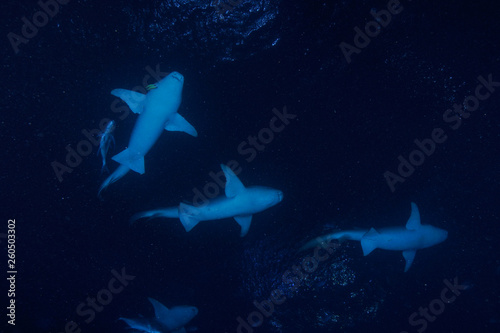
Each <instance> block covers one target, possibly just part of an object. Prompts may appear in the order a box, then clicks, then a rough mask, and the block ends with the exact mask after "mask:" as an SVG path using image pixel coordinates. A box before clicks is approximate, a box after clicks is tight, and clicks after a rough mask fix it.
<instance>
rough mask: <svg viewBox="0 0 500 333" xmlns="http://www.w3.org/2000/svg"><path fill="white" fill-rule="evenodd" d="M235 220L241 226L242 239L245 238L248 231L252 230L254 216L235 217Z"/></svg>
mask: <svg viewBox="0 0 500 333" xmlns="http://www.w3.org/2000/svg"><path fill="white" fill-rule="evenodd" d="M234 219H235V220H236V222H238V224H239V225H240V226H241V233H240V237H244V236H245V235H246V234H247V232H248V229H250V223H252V215H238V216H235V217H234Z"/></svg>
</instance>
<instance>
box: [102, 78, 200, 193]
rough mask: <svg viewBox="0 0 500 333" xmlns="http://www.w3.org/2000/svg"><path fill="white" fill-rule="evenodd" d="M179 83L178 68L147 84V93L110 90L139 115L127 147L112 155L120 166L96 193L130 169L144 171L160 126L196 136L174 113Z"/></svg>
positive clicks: (180, 91)
mask: <svg viewBox="0 0 500 333" xmlns="http://www.w3.org/2000/svg"><path fill="white" fill-rule="evenodd" d="M183 86H184V76H182V74H180V73H179V72H172V73H170V74H169V75H167V76H166V77H165V78H163V79H162V80H160V81H159V82H157V83H156V84H151V85H149V86H147V87H146V88H147V89H148V90H149V92H147V94H142V93H139V92H136V91H132V90H126V89H114V90H112V91H111V94H112V95H114V96H116V97H119V98H121V99H122V100H123V101H124V102H125V103H126V104H127V105H128V106H129V108H130V110H132V112H133V113H136V114H138V115H139V117H138V118H137V121H136V123H135V126H134V129H133V130H132V134H131V136H130V141H129V144H128V147H127V148H126V149H125V150H124V151H122V152H121V153H119V154H117V155H115V156H113V157H112V159H113V160H114V161H116V162H118V163H120V166H119V167H118V168H117V169H116V170H115V171H114V172H113V173H112V174H111V175H110V176H109V177H108V178H106V179H105V180H104V182H103V183H102V184H101V186H100V188H99V193H98V195H99V197H100V196H101V192H102V191H103V190H104V189H106V188H107V187H108V186H109V185H110V184H112V183H114V182H116V181H117V180H119V179H120V178H122V177H123V176H125V175H126V174H127V173H128V172H129V171H130V170H133V171H135V172H138V173H140V174H144V172H145V169H144V155H146V154H147V153H148V152H149V150H150V149H151V147H153V145H154V144H155V142H156V141H157V140H158V138H159V137H160V135H161V133H162V132H163V130H167V131H180V132H185V133H187V134H189V135H191V136H194V137H197V136H198V133H197V132H196V129H195V128H194V127H193V126H192V125H191V124H190V123H188V122H187V121H186V119H184V118H183V117H182V116H181V115H180V114H179V113H177V110H178V109H179V106H180V104H181V101H182V88H183Z"/></svg>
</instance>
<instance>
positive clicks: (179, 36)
mask: <svg viewBox="0 0 500 333" xmlns="http://www.w3.org/2000/svg"><path fill="white" fill-rule="evenodd" d="M49 2H50V1H49ZM61 3H65V2H64V1H62V0H61V2H60V3H59V5H58V6H57V10H56V8H55V7H54V6H52V7H50V8H49V9H48V10H49V11H51V13H52V14H53V15H52V16H53V17H51V18H50V19H48V21H47V22H44V21H43V20H44V16H43V15H42V14H37V13H38V12H39V11H41V10H42V9H41V7H40V5H39V4H37V2H36V1H15V2H14V1H6V2H4V3H2V5H1V8H2V10H1V11H0V13H1V14H0V15H1V16H2V22H3V24H2V28H1V29H2V31H3V33H2V35H3V36H4V37H3V39H2V54H3V56H2V60H1V71H2V80H1V82H2V83H1V87H2V92H3V94H2V96H3V98H2V99H1V100H0V109H1V115H2V118H1V122H0V126H1V127H0V129H1V130H0V133H1V138H2V140H1V142H2V144H3V149H2V161H3V162H2V173H1V179H2V188H1V191H0V192H1V194H2V197H1V199H2V200H1V205H2V209H1V212H2V222H1V223H2V224H1V225H0V233H2V234H0V237H1V238H0V241H1V243H0V249H1V251H2V255H1V257H2V258H3V259H2V260H3V262H2V270H3V271H4V272H3V273H2V274H3V275H4V278H3V279H2V280H4V283H3V284H2V285H1V287H2V291H0V294H1V295H2V297H1V298H0V300H1V306H0V308H2V309H4V310H3V311H4V313H3V314H2V316H1V317H0V318H2V319H1V320H2V322H1V326H0V327H1V329H0V330H1V332H52V333H55V332H122V331H126V325H125V324H124V323H123V322H122V321H118V318H119V317H127V318H134V317H137V316H138V314H142V315H144V316H152V315H153V309H152V306H151V304H150V303H149V302H148V301H147V297H153V298H155V299H157V300H159V301H160V302H162V303H163V304H165V305H166V306H167V307H172V306H176V305H183V304H185V305H193V306H196V307H197V308H198V309H199V314H198V315H197V316H196V317H195V318H194V319H193V320H192V321H191V322H190V324H189V326H190V327H191V329H193V328H197V331H198V332H237V328H238V325H239V324H238V323H239V322H238V321H237V318H238V317H241V318H242V320H244V321H245V320H246V321H248V316H249V315H251V314H252V313H254V317H252V318H254V320H257V319H259V318H260V317H258V316H261V318H262V320H260V322H258V324H260V325H256V326H258V327H250V326H248V327H249V328H246V329H243V328H241V330H240V331H241V332H247V331H248V332H250V331H253V332H255V333H259V332H262V333H263V332H286V333H295V332H366V331H367V330H369V331H374V332H396V333H398V332H403V331H407V332H423V331H426V332H471V331H483V332H498V331H499V329H500V328H499V322H500V316H499V315H498V313H499V311H500V299H499V297H500V293H499V289H498V279H499V278H500V262H499V260H498V253H499V252H498V251H499V246H498V241H497V240H498V238H499V236H500V231H499V230H500V229H499V227H498V223H499V222H500V221H499V215H500V210H499V207H498V198H499V197H500V195H499V194H500V188H499V185H500V178H499V174H500V173H499V172H500V116H499V110H500V83H496V82H500V65H499V60H500V55H499V50H500V39H499V36H500V24H499V22H498V17H499V15H500V6H499V5H498V4H496V3H495V2H493V1H479V2H475V1H459V2H456V1H446V2H444V3H443V2H439V3H436V2H433V1H409V0H407V1H401V2H400V5H399V6H397V5H395V4H394V2H393V1H335V2H334V1H324V2H323V1H283V2H280V1H259V2H257V1H256V2H250V1H248V2H247V1H242V2H237V1H233V2H232V3H233V4H235V5H234V6H233V5H228V7H225V9H223V10H222V12H220V13H219V12H218V10H219V9H217V8H216V7H217V6H216V4H215V3H216V2H213V1H212V2H203V3H201V2H197V1H121V2H117V1H115V2H99V1H85V0H72V1H68V2H67V3H65V4H61ZM51 4H52V3H51ZM227 4H229V1H228V2H227ZM388 6H389V9H390V10H391V11H392V12H393V14H391V15H390V19H389V18H388V16H383V15H382V14H381V13H384V12H381V11H382V10H384V11H387V10H388ZM221 8H222V7H221ZM371 11H373V12H374V13H379V14H378V24H376V23H375V21H374V16H377V14H373V15H371V14H370V12H371ZM389 13H390V12H389ZM37 15H38V16H37ZM380 15H382V16H380ZM34 16H35V19H37V20H39V21H38V25H39V26H40V27H39V28H37V31H36V32H35V31H34V30H33V29H32V30H31V31H30V29H29V28H25V31H24V33H25V35H23V30H22V28H23V25H26V24H27V23H26V22H27V21H28V24H32V22H33V19H34ZM24 17H25V19H23V18H24ZM46 17H47V18H48V17H49V16H48V15H46ZM370 22H371V23H370ZM367 24H368V29H372V30H369V32H368V33H369V34H371V35H372V37H369V36H367V37H365V38H364V37H362V36H361V37H358V39H357V40H356V42H357V43H358V47H356V46H355V35H356V34H357V32H356V31H355V30H354V29H355V27H358V28H359V29H361V31H365V30H364V29H365V26H366V25H367ZM35 28H36V27H35ZM365 33H366V32H365ZM14 34H15V35H17V37H13V36H14ZM26 36H29V38H28V37H26ZM368 38H369V40H368ZM342 43H345V44H342ZM347 44H349V45H350V46H348V49H346V50H354V47H356V49H355V50H356V51H354V52H351V53H350V54H349V57H347V58H349V59H347V58H346V56H345V55H344V54H343V52H342V49H341V47H340V45H344V48H345V47H346V45H347ZM16 51H18V52H17V53H16ZM347 52H348V51H347ZM348 60H349V61H348ZM174 70H175V71H178V72H180V73H182V74H183V75H184V78H185V84H184V89H183V94H182V96H183V101H182V104H181V106H180V108H179V113H180V114H182V115H183V116H184V117H185V118H186V119H188V121H189V122H190V123H191V124H192V125H193V126H194V127H195V128H196V129H197V131H198V133H199V136H198V138H193V137H190V136H188V135H187V134H185V133H180V132H165V133H163V134H162V136H161V137H160V139H159V140H158V142H157V143H156V144H155V146H154V147H153V148H152V149H151V151H150V152H149V153H148V154H147V156H146V158H145V160H146V162H145V163H146V173H145V174H144V175H139V174H137V173H134V172H130V173H129V174H128V175H126V176H125V177H124V178H123V179H121V180H119V181H118V182H117V183H115V184H112V185H111V186H110V187H109V189H108V190H107V191H106V192H105V193H104V200H103V201H100V200H99V199H98V197H97V190H98V188H99V185H100V184H101V182H102V181H103V179H104V177H103V176H101V175H100V169H101V161H100V158H99V157H98V156H97V155H96V152H97V148H96V147H95V146H93V145H92V144H86V143H85V141H87V140H88V139H87V138H86V136H85V135H84V134H83V132H85V131H92V130H93V129H97V128H99V123H100V122H101V121H102V120H103V119H113V120H115V121H116V122H117V128H116V130H115V139H116V147H115V149H114V151H113V152H112V154H113V155H114V154H116V153H118V152H120V151H121V150H123V149H124V148H125V147H126V146H127V144H128V139H129V137H130V133H131V131H132V128H133V126H134V123H135V120H136V119H137V116H136V115H134V114H132V113H130V114H129V115H126V112H128V111H126V110H128V109H127V108H123V109H121V110H122V111H120V112H115V111H117V105H118V104H114V103H115V100H116V98H115V97H113V96H112V95H110V91H111V90H112V89H115V88H125V89H132V88H133V87H136V86H142V85H143V80H148V78H149V77H148V76H147V75H150V76H151V77H154V76H155V75H158V76H160V75H164V73H167V72H171V71H174ZM155 72H156V74H155V75H153V74H152V73H155ZM488 81H489V83H488ZM153 82H154V79H152V78H149V83H153ZM477 96H479V97H477ZM474 98H475V99H474ZM464 101H465V102H466V103H469V104H467V106H468V107H469V108H470V109H471V110H472V109H473V111H470V112H466V113H464V111H461V112H462V113H461V114H460V113H458V112H455V111H453V110H454V108H455V107H454V104H456V105H458V106H457V108H458V109H460V110H462V108H461V106H462V105H463V104H464ZM474 101H477V102H478V103H477V105H476V104H474ZM119 106H123V104H119ZM284 108H286V110H287V112H288V113H289V114H291V115H293V116H290V119H289V121H287V124H286V125H283V130H281V131H280V132H276V133H273V138H272V140H269V142H268V143H266V144H264V145H263V147H261V149H260V150H257V149H256V150H255V155H253V154H251V153H249V152H247V153H241V149H240V151H239V150H238V147H239V146H240V145H241V144H242V143H243V142H244V141H247V140H248V138H249V136H256V135H258V134H259V132H261V131H262V129H264V128H269V126H270V121H271V119H272V118H273V117H275V113H274V112H273V109H276V111H275V112H283V109H284ZM448 109H451V110H452V111H450V113H447V110H448ZM458 109H457V110H458ZM444 115H447V116H445V118H446V119H444V118H443V116H444ZM436 129H437V131H438V134H439V135H438V134H435V135H434V140H435V141H439V142H437V143H436V142H434V144H433V145H434V148H433V149H432V153H430V150H428V151H427V154H425V152H423V153H418V152H416V153H415V152H414V151H416V150H417V149H419V148H418V146H417V144H416V143H415V140H418V141H419V142H424V141H425V140H427V139H430V138H432V137H433V134H432V133H433V131H435V130H436ZM440 130H441V131H442V132H439V131H440ZM82 131H83V132H82ZM425 142H429V140H427V141H425ZM79 144H80V148H81V149H84V148H85V147H87V148H89V147H90V151H88V150H87V151H86V153H85V154H86V155H87V156H80V159H78V158H77V159H76V160H74V161H73V162H74V164H73V166H72V167H69V166H68V164H67V161H66V156H67V153H68V152H67V150H66V147H67V146H68V145H70V146H69V147H70V148H72V149H77V147H78V145H79ZM83 145H86V146H85V147H83ZM82 147H83V148H82ZM246 147H248V146H246ZM428 147H430V146H428ZM422 149H423V148H420V151H422ZM429 149H430V148H429ZM399 156H401V157H400V159H398V158H399ZM401 159H404V160H407V161H409V160H412V161H413V162H415V163H414V164H418V165H417V166H412V167H411V168H409V167H408V166H406V169H405V168H403V169H401V170H400V171H398V165H399V164H400V163H401V162H400V161H401ZM231 160H235V161H237V162H238V164H239V166H240V167H241V168H242V172H241V173H240V174H239V178H240V179H241V181H242V182H243V183H244V184H245V185H248V186H251V185H263V186H269V187H273V188H277V189H280V190H282V191H283V193H284V200H283V201H282V202H281V203H280V204H278V205H276V206H275V207H272V208H270V209H268V210H266V211H264V212H261V213H258V214H255V215H254V216H253V221H252V225H251V227H250V231H249V233H248V235H247V236H246V237H244V238H240V237H239V233H240V227H239V226H238V224H237V223H236V222H235V221H234V220H233V219H226V220H221V221H219V222H202V223H200V224H199V225H198V226H196V227H195V228H194V229H193V230H192V231H191V232H189V233H186V232H185V230H184V228H183V227H182V225H181V224H180V222H179V221H178V220H175V219H155V220H151V221H142V222H141V223H139V224H135V225H133V226H129V218H130V217H131V216H132V215H133V214H135V213H137V212H139V211H143V210H148V209H154V208H158V207H168V206H175V205H177V204H179V203H180V202H192V201H193V197H194V195H195V193H196V192H194V191H193V190H195V191H196V190H200V191H201V192H203V188H204V186H205V185H206V184H207V183H208V182H211V181H212V179H211V178H210V176H209V173H210V172H215V173H217V172H219V170H220V167H219V165H220V164H221V163H227V162H228V161H231ZM57 163H60V164H57ZM54 165H58V166H59V167H61V165H65V166H66V167H67V168H69V169H71V172H62V173H61V172H59V177H58V175H57V173H56V172H55V170H54ZM109 166H110V168H111V169H114V168H116V167H117V164H116V163H115V162H113V161H110V162H109ZM69 169H64V170H66V171H69ZM413 169H414V170H413ZM387 172H390V173H392V176H391V177H396V176H397V177H400V178H392V179H396V180H395V181H394V182H393V184H392V187H391V185H390V184H389V183H388V181H387V179H386V178H385V177H384V174H386V175H387ZM405 172H406V173H405ZM398 179H399V181H398ZM221 192H222V190H221ZM412 201H413V202H415V203H417V205H418V207H419V209H420V214H421V217H422V223H424V224H431V225H434V226H437V227H439V228H443V229H446V230H448V232H449V236H448V239H447V240H446V241H445V242H443V243H441V244H439V245H436V246H434V247H431V248H428V249H423V250H419V251H417V255H416V258H415V261H414V263H413V265H412V267H411V269H410V270H409V271H408V272H407V273H403V269H404V260H403V257H402V255H401V253H400V252H390V251H383V250H376V251H374V252H373V253H372V254H370V255H369V256H366V257H364V256H363V254H362V251H361V247H360V245H359V243H358V242H346V243H342V244H341V245H340V247H339V248H337V249H335V251H334V252H333V253H332V254H331V255H330V256H329V258H328V259H327V260H325V261H323V262H321V263H319V264H318V267H315V269H314V270H312V272H310V273H309V274H308V276H307V277H304V279H301V281H300V285H297V286H295V287H294V284H293V283H284V282H283V280H282V276H283V275H284V274H285V273H286V272H287V271H293V270H294V267H297V265H298V266H300V264H301V262H302V260H303V259H304V258H305V257H307V256H308V255H311V254H312V250H311V251H310V252H307V251H306V252H298V250H299V248H300V247H301V246H302V245H304V243H305V242H306V241H308V240H310V239H313V238H315V237H317V236H320V235H323V234H326V233H329V232H333V231H334V230H337V229H355V228H363V229H364V228H366V229H368V228H371V227H375V228H380V227H386V226H403V225H404V224H405V223H406V220H407V219H408V216H409V214H410V202H412ZM9 219H15V221H16V227H15V233H16V243H15V245H16V253H15V255H16V262H15V265H16V270H17V274H16V283H15V297H9V296H8V291H9V287H10V284H7V283H5V281H7V280H6V278H7V277H9V276H10V274H7V270H8V267H7V259H8V258H7V253H8V252H7V250H8V249H7V245H8V242H7V239H6V238H5V235H6V234H7V232H8V231H7V230H8V220H9ZM113 272H114V273H113ZM116 275H122V277H121V279H122V282H120V283H121V285H120V283H118V282H117V281H119V280H118V279H117V278H116ZM123 275H125V276H127V277H128V278H124V277H123ZM288 276H292V277H293V276H295V277H299V276H300V275H299V274H298V273H296V272H295V273H293V275H288ZM113 279H114V280H113ZM444 280H446V281H451V283H452V284H453V281H456V283H457V284H459V285H460V286H463V287H461V288H462V289H460V290H457V291H456V292H457V294H458V295H457V294H451V293H450V292H446V291H445V295H446V296H447V297H451V296H450V295H455V296H456V297H455V298H454V299H453V301H450V302H449V303H446V304H445V303H444V302H442V301H440V299H442V296H441V295H442V291H443V290H445V289H446V288H448V287H447V283H449V282H444ZM113 281H114V282H113ZM110 283H111V284H110ZM119 286H122V287H123V288H118V287H119ZM111 289H112V290H114V292H109V290H111ZM273 290H281V291H282V292H283V295H284V297H285V298H286V300H284V301H283V302H278V303H280V304H275V305H274V309H273V310H272V311H267V312H266V310H265V309H264V310H262V311H260V313H262V315H257V317H255V311H258V310H257V307H256V306H255V305H254V304H253V303H254V301H256V303H257V304H264V303H262V302H263V301H265V300H266V299H269V298H270V297H271V293H272V292H273ZM109 295H111V296H110V297H111V298H109V299H106V297H107V296H109ZM97 296H99V297H100V299H101V301H103V302H104V303H106V304H104V305H103V303H102V302H101V303H99V301H97V303H98V304H96V305H95V308H94V309H93V310H92V307H91V306H90V305H89V304H88V303H87V302H88V298H91V299H92V298H96V297H97ZM11 299H15V305H16V309H15V326H14V325H11V324H8V323H7V321H8V320H10V319H9V318H8V317H7V316H6V314H7V313H8V311H9V310H7V309H6V308H7V306H9V302H10V300H11ZM429 306H430V307H431V310H432V311H434V312H432V311H431V310H430V312H429V313H428V314H427V315H424V314H422V313H420V314H418V312H419V311H420V310H419V309H420V308H428V307H429ZM78 309H79V310H78ZM268 310H269V309H268ZM422 311H424V310H422ZM264 312H265V313H264ZM413 313H417V314H415V315H414V317H413V324H412V323H410V322H409V318H411V316H412V314H413ZM433 313H434V314H433ZM266 314H267V315H268V316H266ZM255 318H257V319H255ZM71 322H74V324H73V323H71ZM68 323H69V324H68Z"/></svg>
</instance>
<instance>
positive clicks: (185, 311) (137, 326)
mask: <svg viewBox="0 0 500 333" xmlns="http://www.w3.org/2000/svg"><path fill="white" fill-rule="evenodd" d="M148 300H149V302H151V304H152V305H153V307H154V311H155V315H154V317H153V318H144V317H139V318H136V319H129V318H123V317H120V318H119V319H118V320H123V321H124V322H125V323H126V324H127V325H128V326H129V328H131V329H134V330H137V331H139V332H147V333H186V332H187V331H186V329H185V328H184V326H186V324H187V323H189V322H190V321H191V320H192V319H193V318H194V317H195V316H196V315H197V314H198V309H197V308H196V307H194V306H187V305H182V306H175V307H172V308H170V309H169V308H167V307H166V306H165V305H163V304H161V303H160V302H158V301H157V300H155V299H153V298H151V297H148Z"/></svg>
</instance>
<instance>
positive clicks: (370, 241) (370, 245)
mask: <svg viewBox="0 0 500 333" xmlns="http://www.w3.org/2000/svg"><path fill="white" fill-rule="evenodd" d="M378 236H379V233H378V232H377V230H375V229H373V228H371V229H370V231H368V232H367V233H366V234H364V236H363V237H362V238H361V248H362V249H363V255H365V256H367V255H369V254H370V253H371V252H372V251H373V250H375V249H376V248H377V241H376V239H377V237H378Z"/></svg>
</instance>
